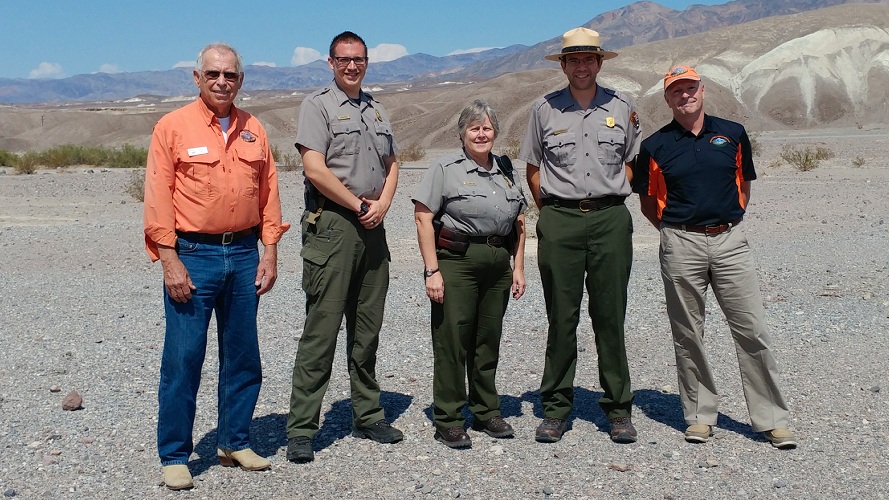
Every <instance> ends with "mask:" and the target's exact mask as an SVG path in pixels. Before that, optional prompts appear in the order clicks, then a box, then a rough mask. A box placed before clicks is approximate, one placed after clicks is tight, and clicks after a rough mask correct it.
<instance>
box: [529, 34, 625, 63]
mask: <svg viewBox="0 0 889 500" xmlns="http://www.w3.org/2000/svg"><path fill="white" fill-rule="evenodd" d="M581 52H585V53H592V54H599V55H601V56H602V59H612V58H615V57H617V52H609V51H607V50H603V49H602V45H601V42H599V32H598V31H593V30H591V29H587V28H574V29H573V30H569V31H566V32H565V34H564V35H562V51H561V52H559V53H558V54H550V55H548V56H544V59H546V60H549V61H558V60H559V59H561V58H562V57H564V56H566V55H568V54H576V53H581Z"/></svg>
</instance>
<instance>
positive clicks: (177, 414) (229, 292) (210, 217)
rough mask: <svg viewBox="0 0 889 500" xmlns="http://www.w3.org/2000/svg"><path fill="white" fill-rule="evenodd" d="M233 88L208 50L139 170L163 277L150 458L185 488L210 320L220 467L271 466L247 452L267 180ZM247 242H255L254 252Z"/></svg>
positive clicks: (271, 213) (273, 187) (148, 242)
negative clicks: (184, 101) (215, 353)
mask: <svg viewBox="0 0 889 500" xmlns="http://www.w3.org/2000/svg"><path fill="white" fill-rule="evenodd" d="M243 81H244V72H243V63H242V61H241V57H240V56H239V55H238V53H237V52H236V51H235V50H234V49H233V48H232V47H230V46H228V45H225V44H211V45H208V46H206V47H204V48H203V49H202V50H201V52H200V53H199V54H198V59H197V64H196V65H195V70H194V82H195V85H197V87H198V88H199V89H200V98H199V99H197V100H195V102H193V103H191V104H189V105H186V106H184V107H182V108H180V109H178V110H176V111H173V112H171V113H169V114H167V115H166V116H164V117H163V118H161V119H160V120H159V121H158V122H157V125H156V126H155V127H154V132H153V134H152V137H151V148H150V150H149V154H148V165H147V168H146V172H145V214H144V222H145V246H146V248H147V250H148V254H149V256H150V257H151V260H152V261H157V260H160V261H161V264H162V265H163V270H164V312H165V313H166V336H165V339H164V351H163V358H162V360H161V373H160V386H159V389H158V424H157V445H158V455H159V456H160V459H161V463H162V464H163V466H164V482H165V483H166V485H167V487H168V488H170V489H173V490H179V489H186V488H191V487H192V486H193V483H192V478H191V474H190V473H189V471H188V466H187V465H186V464H187V463H188V458H189V456H190V455H191V452H192V451H193V450H194V443H193V441H192V427H193V426H194V416H195V408H196V405H195V400H196V398H197V392H198V386H199V384H200V379H201V366H202V365H203V362H204V353H205V351H206V347H207V327H208V325H209V322H210V316H211V314H212V313H213V312H214V311H215V312H216V324H217V331H218V339H219V388H218V394H219V402H218V430H217V444H218V455H219V463H220V464H222V465H224V466H234V465H238V466H240V467H241V468H242V469H244V470H265V469H268V468H269V467H270V466H271V464H270V462H269V461H268V460H266V459H265V458H262V457H260V456H258V455H257V454H256V453H254V452H253V451H252V450H251V449H250V441H249V433H248V431H249V427H250V421H251V420H252V419H253V410H254V407H255V406H256V400H257V398H258V396H259V388H260V385H261V383H262V366H261V364H260V359H259V341H258V339H257V332H256V311H257V308H258V306H259V296H260V295H262V294H264V293H266V292H268V291H269V290H271V289H272V286H274V284H275V279H276V277H277V266H278V263H277V243H278V240H280V239H281V236H282V235H283V234H284V232H285V231H287V230H288V229H289V228H290V224H286V223H283V222H282V220H281V201H280V197H279V195H278V174H277V171H276V170H275V162H274V159H273V158H272V154H271V150H270V149H269V144H268V139H267V137H266V133H265V129H264V128H263V127H262V125H261V124H260V123H259V121H257V120H256V118H254V117H253V116H251V115H250V114H249V113H247V112H245V111H243V110H240V109H238V108H237V107H235V106H234V101H235V97H236V96H237V95H238V90H239V89H240V88H241V84H242V83H243ZM257 240H261V241H262V243H263V245H264V246H265V250H264V251H263V253H262V257H261V258H260V256H259V250H258V248H257Z"/></svg>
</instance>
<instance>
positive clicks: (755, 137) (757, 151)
mask: <svg viewBox="0 0 889 500" xmlns="http://www.w3.org/2000/svg"><path fill="white" fill-rule="evenodd" d="M748 138H749V139H750V152H751V153H753V156H760V155H761V154H762V146H761V145H760V144H759V133H756V132H754V133H752V134H749V135H748Z"/></svg>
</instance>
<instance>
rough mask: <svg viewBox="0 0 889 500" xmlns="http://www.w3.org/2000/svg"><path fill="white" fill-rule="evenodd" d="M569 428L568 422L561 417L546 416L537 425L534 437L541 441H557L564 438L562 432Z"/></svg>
mask: <svg viewBox="0 0 889 500" xmlns="http://www.w3.org/2000/svg"><path fill="white" fill-rule="evenodd" d="M567 428H568V422H566V421H565V420H562V419H560V418H544V419H543V422H540V425H538V426H537V432H536V433H535V436H534V439H536V440H537V441H538V442H540V443H555V442H557V441H559V440H560V439H562V434H564V433H565V429H567Z"/></svg>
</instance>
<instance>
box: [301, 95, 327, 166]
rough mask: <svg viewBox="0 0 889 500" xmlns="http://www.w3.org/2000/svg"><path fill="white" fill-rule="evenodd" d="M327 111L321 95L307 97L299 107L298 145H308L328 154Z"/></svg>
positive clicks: (314, 149)
mask: <svg viewBox="0 0 889 500" xmlns="http://www.w3.org/2000/svg"><path fill="white" fill-rule="evenodd" d="M326 114H327V113H325V111H324V109H323V104H322V103H321V96H316V97H314V98H312V99H306V100H305V101H303V103H302V105H300V107H299V119H298V120H297V125H296V147H297V148H299V147H300V146H304V147H307V148H309V149H311V150H313V151H317V152H319V153H321V154H323V155H325V156H326V155H327V150H328V148H329V147H330V134H329V133H328V131H327V123H328V120H327V116H326Z"/></svg>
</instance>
